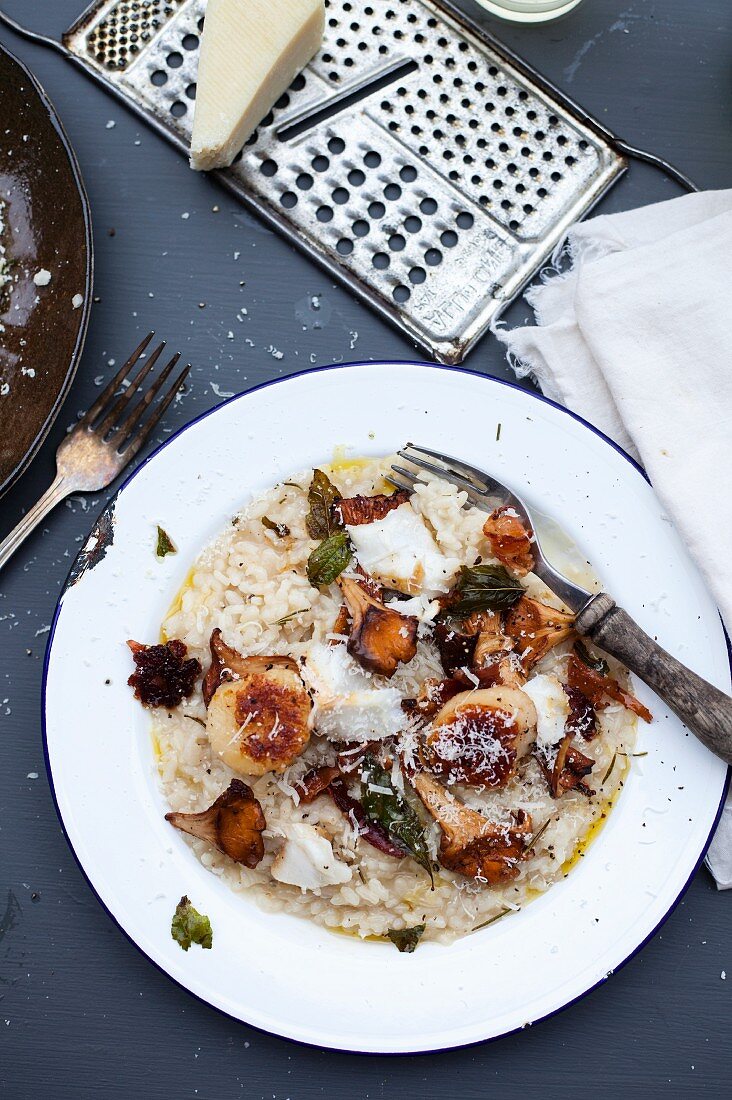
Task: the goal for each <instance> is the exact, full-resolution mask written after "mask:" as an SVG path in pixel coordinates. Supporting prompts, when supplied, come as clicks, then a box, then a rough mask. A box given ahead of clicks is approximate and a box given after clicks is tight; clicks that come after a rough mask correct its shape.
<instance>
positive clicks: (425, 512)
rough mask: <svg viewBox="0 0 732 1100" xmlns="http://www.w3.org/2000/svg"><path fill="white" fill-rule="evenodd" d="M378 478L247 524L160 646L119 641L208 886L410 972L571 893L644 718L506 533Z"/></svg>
mask: <svg viewBox="0 0 732 1100" xmlns="http://www.w3.org/2000/svg"><path fill="white" fill-rule="evenodd" d="M389 462H390V460H389V459H381V460H357V461H349V462H342V463H334V464H332V465H331V466H323V467H321V469H320V471H316V472H315V473H314V472H313V471H312V470H308V471H306V472H302V473H299V474H295V475H293V476H292V477H290V478H288V479H287V480H286V481H284V482H282V483H280V484H278V485H276V486H274V487H273V488H272V489H271V490H269V491H268V492H266V493H265V494H264V495H262V496H260V497H259V498H258V499H256V500H253V501H251V502H250V503H248V504H246V506H245V507H244V508H243V509H242V511H241V512H240V513H239V514H238V515H236V516H234V517H233V518H232V520H231V522H230V523H229V524H228V526H227V528H226V530H224V531H223V532H222V533H221V534H220V535H219V537H218V538H217V539H216V540H215V541H214V542H213V543H212V544H211V545H209V546H208V547H206V548H205V549H204V550H203V552H202V553H201V554H200V555H199V557H198V558H197V559H196V561H195V562H194V564H193V566H192V568H191V570H190V573H189V576H188V579H187V581H186V583H185V584H184V586H183V588H182V590H181V591H180V593H179V594H178V596H177V598H176V599H175V602H174V604H173V606H172V607H171V609H170V611H169V612H168V614H167V616H166V617H165V619H164V621H163V623H162V637H161V643H160V644H159V645H153V646H142V645H139V644H137V643H130V644H131V647H132V648H133V655H134V656H135V662H136V665H137V671H136V673H135V675H133V676H132V677H131V679H130V682H131V684H133V686H134V687H135V690H136V694H138V697H139V698H140V699H141V700H142V701H143V702H144V703H147V704H148V705H150V706H154V707H155V709H154V712H153V713H154V728H153V735H154V746H155V754H156V757H157V766H158V770H159V774H160V781H161V784H162V788H163V791H164V794H165V798H166V800H167V802H168V803H169V805H170V807H171V813H170V814H169V815H168V818H169V820H170V821H171V824H172V825H174V826H177V827H178V828H180V829H182V830H183V831H184V832H185V834H186V838H187V840H188V842H189V843H190V845H191V847H192V849H193V851H194V852H195V854H196V856H197V857H198V858H199V859H200V860H201V861H202V863H203V864H204V865H205V866H206V867H207V868H208V870H210V872H211V873H212V874H215V875H218V876H219V877H220V878H222V879H224V880H225V881H226V883H227V884H228V885H229V886H230V887H231V889H232V890H235V891H237V892H241V893H245V892H246V893H247V894H248V895H250V896H251V897H253V898H255V899H256V900H257V902H258V903H259V904H260V905H262V906H264V907H266V908H267V909H268V910H272V911H284V912H287V913H289V914H293V915H296V916H299V917H302V918H305V919H309V920H312V921H315V922H317V923H318V924H320V925H323V926H325V927H326V928H328V929H332V930H334V931H335V930H338V931H346V932H349V933H352V934H354V935H357V936H359V937H361V938H363V939H366V938H373V937H377V938H387V937H388V938H389V939H391V940H392V941H393V942H394V943H395V944H396V945H397V946H398V947H399V949H400V950H413V949H414V947H415V946H416V944H417V942H419V941H420V940H421V939H422V940H425V941H426V940H432V941H438V942H440V943H449V942H450V941H452V940H454V939H455V938H456V937H458V936H462V935H465V934H467V933H469V932H472V931H474V930H476V929H478V928H481V927H484V926H485V925H487V924H489V923H491V922H493V921H495V920H497V919H499V918H502V917H504V916H506V915H507V914H510V913H511V912H514V911H517V910H519V909H521V908H522V907H523V906H525V905H526V904H527V903H528V902H529V901H530V900H531V899H532V898H534V897H536V896H537V895H538V894H539V893H541V892H543V891H545V890H546V889H547V888H548V887H549V886H551V884H552V883H554V882H556V881H557V880H559V879H561V878H563V877H565V876H566V875H567V874H568V873H569V871H570V868H571V866H572V865H573V863H574V862H576V860H577V858H578V857H579V856H581V855H582V854H583V852H584V850H585V848H586V846H587V844H588V843H589V840H590V839H591V838H592V837H593V836H594V834H595V833H596V832H597V830H598V829H599V828H600V826H601V824H602V822H603V821H604V819H605V818H606V816H607V814H608V812H609V810H610V808H611V806H612V804H613V802H614V800H615V799H616V797H617V795H618V793H619V790H620V788H621V787H622V784H623V777H624V775H625V774H626V770H627V766H628V762H629V758H630V757H631V756H632V754H633V745H634V740H635V725H636V715H637V714H640V715H641V716H642V717H644V718H646V719H649V718H650V715H648V714H647V712H646V711H645V708H643V707H642V706H641V704H640V703H638V701H637V700H636V699H635V698H634V696H632V695H631V694H630V692H629V690H628V676H627V673H626V672H625V670H624V669H622V668H621V667H620V666H619V665H618V664H617V663H616V662H613V661H611V660H610V659H608V658H605V657H604V656H602V655H600V654H598V653H597V652H593V653H591V652H589V651H588V649H587V648H585V647H584V646H583V645H582V643H581V641H579V640H578V639H577V637H576V635H575V634H574V632H573V630H572V616H571V615H569V614H568V613H567V610H566V608H563V606H562V604H561V602H560V601H559V600H558V599H557V598H556V597H555V596H554V595H553V593H552V592H550V591H549V590H548V589H547V588H546V587H545V585H544V584H543V583H542V582H541V581H540V580H539V579H538V578H537V577H536V576H535V575H534V574H533V573H532V571H531V564H532V557H531V544H532V533H531V532H530V531H526V529H525V528H524V527H522V525H521V523H520V522H519V520H518V518H517V517H516V514H515V513H513V514H512V513H511V512H510V510H505V509H504V510H499V512H498V513H494V514H493V515H492V516H491V517H487V516H486V513H485V512H482V511H478V510H477V509H473V508H468V507H466V506H465V503H466V502H465V494H464V493H462V492H460V491H458V490H457V489H456V488H455V487H454V486H452V485H450V484H448V483H447V482H446V481H443V480H440V479H437V478H435V479H432V480H428V481H425V482H424V483H420V484H418V485H417V487H416V489H415V491H414V493H413V494H412V495H411V496H410V497H408V496H407V494H405V493H399V492H396V493H394V492H393V491H392V488H391V486H389V485H388V484H387V483H386V482H385V481H384V480H383V474H384V473H385V472H386V470H387V469H388V467H389ZM501 513H502V514H501ZM171 535H172V536H173V538H175V532H171ZM565 564H566V563H565ZM568 568H569V567H568ZM146 659H148V665H146V664H145V660H146ZM156 660H160V661H162V664H158V665H156V664H155V662H156ZM151 669H152V671H153V673H154V672H155V671H156V669H157V672H158V673H159V675H157V678H156V677H155V676H154V675H153V676H152V678H151ZM204 673H205V675H204V676H203V680H202V674H204ZM146 674H147V676H148V679H147V694H146V679H145V677H146ZM152 682H154V683H155V685H156V688H155V690H156V691H157V694H154V693H153V694H152V695H151V693H150V683H152ZM161 684H163V687H164V690H159V689H160V685H161Z"/></svg>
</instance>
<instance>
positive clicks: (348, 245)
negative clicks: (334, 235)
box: [336, 237, 353, 256]
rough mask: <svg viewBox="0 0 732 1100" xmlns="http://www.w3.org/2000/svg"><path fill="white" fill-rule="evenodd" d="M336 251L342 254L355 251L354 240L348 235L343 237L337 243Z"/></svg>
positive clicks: (348, 254) (345, 254) (346, 254)
mask: <svg viewBox="0 0 732 1100" xmlns="http://www.w3.org/2000/svg"><path fill="white" fill-rule="evenodd" d="M336 251H337V252H338V253H339V255H341V256H350V255H351V253H352V252H353V241H351V240H349V238H348V237H341V239H340V240H339V241H338V243H337V244H336Z"/></svg>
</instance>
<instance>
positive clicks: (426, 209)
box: [419, 197, 437, 214]
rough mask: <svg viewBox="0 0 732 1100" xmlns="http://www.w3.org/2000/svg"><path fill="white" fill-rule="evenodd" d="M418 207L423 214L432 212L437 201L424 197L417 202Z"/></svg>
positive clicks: (435, 207)
mask: <svg viewBox="0 0 732 1100" xmlns="http://www.w3.org/2000/svg"><path fill="white" fill-rule="evenodd" d="M419 209H420V210H421V211H422V213H423V214H434V213H435V211H436V210H437V203H436V202H435V200H434V199H431V198H429V197H428V198H424V199H422V201H421V203H420V204H419Z"/></svg>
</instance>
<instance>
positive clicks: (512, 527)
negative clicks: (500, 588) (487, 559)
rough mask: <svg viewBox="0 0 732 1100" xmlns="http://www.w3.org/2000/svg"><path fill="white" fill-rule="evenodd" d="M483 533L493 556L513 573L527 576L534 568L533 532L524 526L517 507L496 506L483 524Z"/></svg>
mask: <svg viewBox="0 0 732 1100" xmlns="http://www.w3.org/2000/svg"><path fill="white" fill-rule="evenodd" d="M483 534H484V535H485V537H486V538H487V539H488V542H489V543H490V546H491V550H492V552H493V556H494V557H495V558H498V560H499V561H500V562H501V564H502V565H505V566H506V567H507V568H508V569H510V570H511V572H512V573H515V574H516V575H517V576H519V577H525V576H526V574H527V573H530V572H531V570H532V569H533V568H534V552H533V550H532V548H531V538H532V534H533V532H532V531H531V530H528V529H527V528H526V527H524V525H523V523H522V522H521V519H520V517H519V515H518V513H517V512H516V511H515V509H513V508H511V507H510V506H509V505H504V506H503V507H502V508H496V510H495V511H494V512H491V514H490V515H489V516H488V519H487V520H486V521H485V523H484V524H483Z"/></svg>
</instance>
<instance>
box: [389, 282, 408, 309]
mask: <svg viewBox="0 0 732 1100" xmlns="http://www.w3.org/2000/svg"><path fill="white" fill-rule="evenodd" d="M391 294H392V297H393V299H394V301H395V302H399V304H400V305H401V304H402V302H407V301H409V298H410V297H411V294H412V292H411V290H410V289H409V287H408V286H404V284H403V283H400V284H399V285H398V286H395V287H394V289H393V290H392V292H391Z"/></svg>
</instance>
